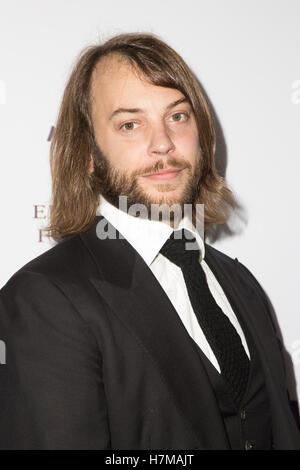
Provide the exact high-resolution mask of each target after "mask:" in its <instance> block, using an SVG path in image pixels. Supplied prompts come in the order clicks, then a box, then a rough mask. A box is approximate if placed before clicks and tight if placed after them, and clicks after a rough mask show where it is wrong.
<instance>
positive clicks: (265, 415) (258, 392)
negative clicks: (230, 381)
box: [194, 318, 272, 450]
mask: <svg viewBox="0 0 300 470" xmlns="http://www.w3.org/2000/svg"><path fill="white" fill-rule="evenodd" d="M239 322H240V325H241V327H242V329H243V332H244V335H245V338H246V341H247V345H248V349H249V352H250V357H251V361H250V373H249V379H248V384H247V388H246V390H245V393H244V397H243V399H242V402H241V404H240V406H237V405H235V403H234V401H233V400H232V397H231V394H230V391H229V389H228V388H227V386H226V383H225V381H224V380H223V378H222V375H221V374H220V373H219V372H218V371H217V369H216V368H215V367H214V366H213V365H212V363H211V362H210V361H209V359H207V357H206V355H205V354H204V353H203V352H202V350H201V349H200V348H199V346H198V345H197V344H196V343H195V342H194V344H195V346H196V348H197V351H198V353H199V355H200V358H201V360H202V362H203V364H204V367H205V369H206V371H207V375H208V378H209V380H210V382H211V385H212V388H213V390H214V392H215V396H216V400H217V403H218V405H219V408H220V413H221V414H222V417H223V422H224V427H225V430H226V434H227V437H228V446H229V448H230V449H234V450H251V449H257V450H259V449H260V450H261V449H272V423H271V415H270V407H269V399H268V394H267V390H266V387H265V383H264V376H263V370H262V367H261V364H260V361H259V357H258V355H257V353H256V351H255V348H254V345H253V341H252V338H251V336H250V333H249V331H248V329H247V327H246V325H245V324H244V323H242V322H241V319H240V318H239Z"/></svg>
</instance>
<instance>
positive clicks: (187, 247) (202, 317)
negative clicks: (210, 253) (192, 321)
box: [160, 230, 250, 405]
mask: <svg viewBox="0 0 300 470" xmlns="http://www.w3.org/2000/svg"><path fill="white" fill-rule="evenodd" d="M175 233H176V235H175ZM195 244H196V241H195V238H193V235H192V233H191V232H189V231H187V230H177V231H176V232H173V233H172V235H171V236H170V238H169V239H168V240H167V241H166V243H165V244H164V246H163V247H162V249H161V250H160V252H161V253H162V255H164V256H165V257H166V258H168V259H169V260H170V261H172V262H173V263H175V264H176V265H177V266H179V267H180V268H181V270H182V273H183V276H184V280H185V283H186V287H187V290H188V294H189V298H190V301H191V304H192V307H193V310H194V312H195V314H196V316H197V319H198V322H199V324H200V326H201V328H202V331H203V333H204V335H205V337H206V339H207V341H208V343H209V344H210V346H211V348H212V350H213V352H214V354H215V356H216V358H217V360H218V363H219V365H220V369H221V374H222V376H223V377H224V379H225V380H226V381H227V384H228V386H229V388H230V390H231V393H232V397H233V399H234V401H235V403H236V404H237V405H239V404H240V402H241V399H242V397H243V394H244V392H245V389H246V386H247V382H248V375H249V366H250V363H249V359H248V356H247V354H246V352H245V349H244V347H243V345H242V342H241V338H240V336H239V334H238V333H237V331H236V329H235V328H234V326H233V325H232V323H231V322H230V320H229V319H228V317H227V315H225V314H224V313H223V311H222V309H221V308H220V307H219V305H218V304H217V303H216V301H215V299H214V297H213V295H212V294H211V292H210V289H209V287H208V284H207V280H206V276H205V272H204V271H203V268H202V266H201V264H200V263H199V255H200V250H199V247H198V245H196V247H197V249H195ZM191 248H193V249H191Z"/></svg>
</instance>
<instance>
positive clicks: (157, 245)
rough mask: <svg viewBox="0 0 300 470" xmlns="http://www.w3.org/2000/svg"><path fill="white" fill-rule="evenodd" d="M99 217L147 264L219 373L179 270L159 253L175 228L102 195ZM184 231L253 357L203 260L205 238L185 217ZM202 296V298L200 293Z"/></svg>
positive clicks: (221, 292) (98, 210)
mask: <svg viewBox="0 0 300 470" xmlns="http://www.w3.org/2000/svg"><path fill="white" fill-rule="evenodd" d="M97 215H103V216H104V217H105V218H106V219H107V220H108V221H109V222H110V223H111V225H113V227H115V228H116V229H117V230H118V231H119V232H120V233H121V234H122V236H123V237H124V238H125V239H126V240H127V241H128V242H129V243H130V244H131V245H132V246H133V248H134V249H135V250H136V251H137V252H138V253H139V255H140V256H141V257H142V258H143V259H144V261H145V263H146V264H147V265H148V266H149V268H150V269H151V271H152V272H153V274H154V275H155V277H156V278H157V280H158V282H159V283H160V284H161V286H162V288H163V289H164V291H165V293H166V294H167V296H168V297H169V299H170V301H171V303H172V304H173V306H174V308H175V310H176V311H177V313H178V315H179V317H180V319H181V321H182V323H183V325H184V327H185V328H186V330H187V331H188V333H189V335H190V336H191V337H192V338H193V340H194V341H195V342H196V343H197V344H198V346H199V347H200V349H201V350H202V351H203V353H204V354H205V355H206V357H207V358H208V359H209V360H210V362H211V363H212V364H213V365H214V366H215V368H216V369H217V371H218V372H220V366H219V364H218V361H217V359H216V357H215V355H214V353H213V351H212V349H211V347H210V345H209V343H208V342H207V340H206V337H205V335H204V333H203V331H202V329H201V327H200V325H199V323H198V320H197V317H196V315H195V313H194V311H193V308H192V305H191V303H190V299H189V295H188V291H187V288H186V285H185V281H184V277H183V274H182V271H181V269H180V267H179V266H177V265H176V264H174V263H172V262H171V261H170V260H168V259H167V258H166V257H165V256H163V255H162V254H161V253H159V251H160V249H161V248H162V246H163V245H164V243H165V242H166V241H167V239H168V238H169V236H170V235H171V233H172V232H173V230H174V229H173V228H172V227H171V226H170V225H168V224H167V223H165V222H160V221H155V220H149V219H145V218H141V217H135V216H133V215H130V214H128V213H126V212H125V211H123V210H121V209H118V208H116V207H115V206H113V205H112V204H110V203H109V202H108V201H107V200H106V199H105V198H104V197H103V196H102V195H100V198H99V206H98V209H97ZM182 228H185V229H187V230H190V231H191V232H192V233H193V234H194V236H195V238H196V241H197V243H198V245H199V248H200V257H199V262H200V263H201V266H202V267H203V270H204V272H205V275H206V279H207V283H208V287H209V289H210V291H211V293H212V295H213V297H214V298H215V300H216V302H217V304H218V305H219V307H220V308H221V309H222V311H223V312H224V314H225V315H227V316H228V318H229V320H230V321H231V323H232V324H233V326H234V327H235V329H236V330H237V332H238V334H239V335H240V338H241V341H242V344H243V346H244V348H245V351H246V353H247V355H248V357H249V358H250V354H249V350H248V346H247V343H246V339H245V336H244V333H243V331H242V329H241V327H240V324H239V322H238V320H237V318H236V316H235V314H234V312H233V310H232V308H231V305H230V304H229V302H228V300H227V298H226V296H225V294H224V292H223V289H222V287H221V286H220V284H219V283H218V281H217V279H216V278H215V276H214V274H213V273H212V271H211V270H210V268H209V267H208V265H207V264H206V262H205V261H204V256H205V246H204V243H203V240H202V238H201V237H200V235H199V233H198V232H197V231H196V230H195V227H194V226H193V224H192V223H191V221H190V219H189V218H188V217H187V216H184V217H183V218H182V220H181V221H180V223H179V225H178V226H177V227H176V230H179V229H182ZM199 295H201V293H200V292H199Z"/></svg>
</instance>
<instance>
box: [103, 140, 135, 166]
mask: <svg viewBox="0 0 300 470" xmlns="http://www.w3.org/2000/svg"><path fill="white" fill-rule="evenodd" d="M101 148H102V150H103V153H104V155H105V156H106V158H107V159H108V160H109V162H110V163H111V164H112V165H113V166H114V167H116V168H118V169H120V170H126V171H129V172H130V171H132V170H135V169H136V168H137V166H139V164H140V163H141V155H143V151H144V149H143V147H142V145H139V144H138V143H133V142H130V141H126V139H118V138H116V136H111V137H109V136H107V138H106V139H105V140H103V144H102V147H101Z"/></svg>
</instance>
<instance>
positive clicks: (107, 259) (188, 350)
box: [84, 217, 228, 449]
mask: <svg viewBox="0 0 300 470" xmlns="http://www.w3.org/2000/svg"><path fill="white" fill-rule="evenodd" d="M97 219H99V217H98V218H97ZM84 239H85V243H86V244H87V246H88V248H89V250H90V251H91V252H92V253H93V256H94V258H95V260H96V262H97V264H98V267H99V270H100V272H101V275H100V276H99V277H97V278H96V277H93V278H91V279H90V281H91V283H92V284H93V286H94V287H95V288H96V290H97V291H98V292H99V294H100V296H101V297H102V298H103V299H104V300H105V301H106V303H107V305H108V306H109V307H110V309H111V311H112V312H113V313H114V314H115V315H116V317H117V318H118V319H119V321H121V322H122V323H123V324H125V325H126V327H127V328H128V329H129V330H130V331H131V333H132V334H133V336H134V337H135V338H136V340H137V341H138V342H139V343H140V344H141V346H142V347H143V349H144V350H146V351H147V353H148V354H149V356H150V358H151V360H152V361H153V363H154V364H155V366H156V368H157V369H158V371H159V373H160V374H161V376H162V379H163V381H164V382H165V383H166V385H167V387H168V389H169V392H170V396H172V397H173V399H174V401H175V403H176V405H177V407H178V409H179V410H180V412H181V414H182V416H183V418H184V419H185V421H186V424H187V426H188V427H189V429H190V432H191V434H192V435H193V436H194V440H195V445H196V446H200V448H206V449H213V448H226V447H227V446H228V443H227V438H226V435H225V430H224V425H223V422H222V419H221V417H220V413H219V410H218V406H217V402H216V399H215V395H214V392H213V390H212V388H211V385H210V382H209V380H208V377H207V372H206V370H205V368H204V366H203V365H202V362H201V360H200V359H199V353H198V351H197V350H196V347H195V344H194V343H193V341H192V340H191V338H190V336H189V334H188V332H187V331H186V329H185V327H184V325H183V323H182V322H181V320H180V317H179V316H178V314H177V312H176V310H175V309H174V307H173V305H172V303H171V302H170V300H169V298H168V296H167V295H166V293H165V292H164V290H163V289H162V287H161V286H160V284H159V282H158V281H157V279H156V278H155V276H154V275H153V273H152V271H151V270H150V269H149V268H148V266H147V265H146V263H145V262H144V260H143V259H142V258H141V257H140V256H139V255H138V253H137V252H136V251H135V250H134V249H133V248H132V246H131V245H130V244H129V243H128V242H127V241H126V240H124V239H119V240H111V239H105V240H99V239H98V238H97V237H96V231H95V228H92V229H91V230H90V231H89V232H87V233H86V234H84ZM212 423H213V425H212ZM210 430H211V431H210Z"/></svg>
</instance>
